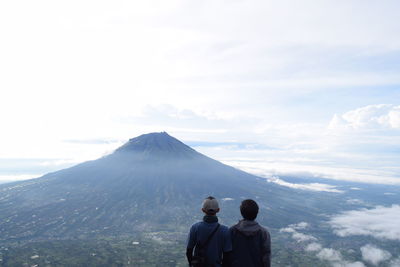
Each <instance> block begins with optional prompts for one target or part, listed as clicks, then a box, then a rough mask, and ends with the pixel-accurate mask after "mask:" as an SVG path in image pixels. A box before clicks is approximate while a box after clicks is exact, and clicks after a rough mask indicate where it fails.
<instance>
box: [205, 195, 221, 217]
mask: <svg viewBox="0 0 400 267" xmlns="http://www.w3.org/2000/svg"><path fill="white" fill-rule="evenodd" d="M202 210H203V211H204V212H205V213H206V214H207V215H215V214H216V213H217V212H218V211H219V205H218V201H217V200H216V199H215V197H212V196H209V197H207V198H205V199H204V201H203V207H202Z"/></svg>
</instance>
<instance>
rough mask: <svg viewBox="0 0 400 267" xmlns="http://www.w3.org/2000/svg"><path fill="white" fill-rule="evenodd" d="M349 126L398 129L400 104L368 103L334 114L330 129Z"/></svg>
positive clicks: (399, 124) (399, 125)
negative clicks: (340, 113) (367, 104)
mask: <svg viewBox="0 0 400 267" xmlns="http://www.w3.org/2000/svg"><path fill="white" fill-rule="evenodd" d="M343 127H349V128H353V129H380V128H389V129H390V128H391V129H400V106H395V105H389V104H380V105H369V106H365V107H362V108H358V109H355V110H351V111H348V112H346V113H344V114H342V115H337V114H336V115H335V116H334V117H333V119H332V120H331V123H330V124H329V128H330V129H335V128H343Z"/></svg>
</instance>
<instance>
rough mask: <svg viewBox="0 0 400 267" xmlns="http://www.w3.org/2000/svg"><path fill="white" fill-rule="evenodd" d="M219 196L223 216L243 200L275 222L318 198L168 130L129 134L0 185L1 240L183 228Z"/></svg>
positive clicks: (313, 209) (303, 214)
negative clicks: (96, 151) (110, 149)
mask: <svg viewBox="0 0 400 267" xmlns="http://www.w3.org/2000/svg"><path fill="white" fill-rule="evenodd" d="M208 195H214V196H216V197H217V198H219V199H223V198H229V199H234V201H229V200H226V201H222V200H221V206H222V211H223V212H221V218H222V220H223V221H224V222H226V223H228V224H230V223H233V222H234V221H236V219H238V218H239V212H238V203H239V202H240V200H241V199H242V198H255V199H257V201H258V202H259V203H260V207H261V212H260V216H259V220H260V221H261V222H262V223H264V224H266V225H267V226H269V227H271V228H279V227H283V226H285V225H288V224H290V223H294V222H298V221H302V220H304V219H306V218H311V217H315V216H318V210H319V209H320V208H321V207H323V206H324V205H329V202H326V204H325V198H324V197H323V196H321V197H317V198H308V197H307V195H306V194H305V193H302V192H298V191H295V190H292V189H289V188H285V187H281V186H279V185H276V184H273V183H268V182H267V181H266V180H265V179H263V178H259V177H256V176H254V175H251V174H248V173H245V172H243V171H240V170H237V169H235V168H233V167H230V166H227V165H224V164H222V163H220V162H218V161H216V160H213V159H211V158H209V157H206V156H205V155H202V154H200V153H198V152H196V151H195V150H193V149H192V148H190V147H189V146H187V145H185V144H183V143H182V142H180V141H179V140H177V139H175V138H173V137H171V136H169V135H168V134H167V133H151V134H145V135H141V136H139V137H136V138H133V139H131V140H129V142H127V143H126V144H125V145H123V146H121V147H120V148H118V149H117V150H116V151H115V152H114V153H112V154H110V155H107V156H105V157H102V158H100V159H98V160H94V161H88V162H84V163H82V164H79V165H76V166H74V167H71V168H68V169H64V170H61V171H57V172H53V173H49V174H47V175H44V176H43V177H41V178H38V179H33V180H28V181H24V182H18V183H12V184H7V185H3V186H1V187H0V242H1V243H7V242H13V241H32V240H49V239H71V238H72V239H74V238H80V239H84V238H96V237H100V236H103V237H104V236H113V237H115V236H126V235H134V234H135V233H140V232H151V231H175V232H179V231H182V232H185V231H186V230H187V227H188V226H189V225H190V224H191V223H192V222H194V221H195V220H197V219H198V218H199V213H200V202H201V200H202V199H203V198H204V197H206V196H208Z"/></svg>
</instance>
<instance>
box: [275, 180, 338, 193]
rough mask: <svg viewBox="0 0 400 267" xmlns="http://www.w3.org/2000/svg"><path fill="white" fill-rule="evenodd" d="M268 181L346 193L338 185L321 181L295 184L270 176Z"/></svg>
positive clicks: (311, 189) (288, 185) (313, 189)
mask: <svg viewBox="0 0 400 267" xmlns="http://www.w3.org/2000/svg"><path fill="white" fill-rule="evenodd" d="M268 182H272V183H276V184H279V185H282V186H286V187H290V188H295V189H301V190H309V191H320V192H330V193H344V191H342V190H338V189H335V188H336V186H333V185H328V184H320V183H309V184H294V183H289V182H286V181H284V180H282V179H280V178H276V177H273V178H269V179H268Z"/></svg>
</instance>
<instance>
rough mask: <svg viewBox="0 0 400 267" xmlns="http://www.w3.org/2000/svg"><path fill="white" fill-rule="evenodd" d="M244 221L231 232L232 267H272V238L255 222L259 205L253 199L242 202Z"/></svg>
mask: <svg viewBox="0 0 400 267" xmlns="http://www.w3.org/2000/svg"><path fill="white" fill-rule="evenodd" d="M240 213H241V214H242V217H243V219H242V220H240V221H239V222H238V223H237V224H236V225H234V226H232V227H231V228H230V229H229V231H230V233H231V239H232V253H231V256H230V257H231V259H230V260H231V266H232V267H270V266H271V237H270V234H269V232H268V230H267V229H266V228H264V227H262V226H261V225H259V224H258V222H256V221H255V219H256V218H257V214H258V205H257V203H256V202H255V201H254V200H252V199H246V200H243V201H242V204H241V205H240Z"/></svg>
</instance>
